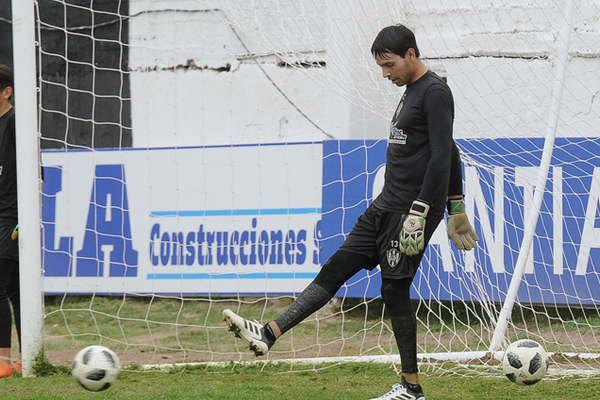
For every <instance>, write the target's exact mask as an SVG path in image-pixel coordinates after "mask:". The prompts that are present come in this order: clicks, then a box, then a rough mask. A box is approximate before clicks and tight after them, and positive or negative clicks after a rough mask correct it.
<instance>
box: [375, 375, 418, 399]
mask: <svg viewBox="0 0 600 400" xmlns="http://www.w3.org/2000/svg"><path fill="white" fill-rule="evenodd" d="M370 400H425V395H424V394H423V389H421V385H419V384H417V385H411V384H409V383H408V382H406V381H405V380H404V378H402V382H400V383H398V384H395V385H394V386H392V390H390V391H389V392H387V393H386V394H384V395H382V396H380V397H374V398H372V399H370Z"/></svg>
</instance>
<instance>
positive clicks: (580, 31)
mask: <svg viewBox="0 0 600 400" xmlns="http://www.w3.org/2000/svg"><path fill="white" fill-rule="evenodd" d="M562 3H563V2H557V1H547V0H546V1H544V0H535V1H530V2H526V3H524V2H522V1H517V0H504V1H500V2H498V1H487V0H486V1H477V2H473V1H467V0H455V1H435V0H427V1H406V0H405V1H398V0H379V1H377V2H373V1H367V0H351V1H347V0H253V1H241V0H226V1H216V0H215V1H211V0H204V1H200V0H198V1H191V0H173V1H150V0H132V2H131V10H130V13H131V15H133V17H132V18H131V21H130V45H131V53H130V68H131V69H132V74H131V86H132V96H133V102H132V113H133V115H132V118H133V129H134V146H139V147H146V146H172V145H180V146H183V145H199V144H217V143H218V144H222V143H255V142H281V141H304V140H322V139H326V138H327V137H328V136H327V135H325V134H323V132H321V131H320V129H319V128H317V127H315V126H314V124H313V123H312V122H314V123H316V124H317V125H318V126H319V127H320V128H322V129H324V130H325V131H326V132H327V133H328V134H329V135H330V136H333V137H336V138H378V137H384V136H385V135H386V127H387V123H388V122H387V120H388V118H389V116H390V114H391V113H392V112H393V108H394V106H395V103H396V102H397V100H398V97H399V95H400V94H401V91H402V89H397V88H394V87H392V86H391V84H389V83H388V82H385V81H384V80H383V79H382V78H381V76H380V72H379V70H378V69H377V66H376V65H375V63H374V62H373V60H372V58H371V55H370V54H369V48H370V45H371V42H372V40H373V38H374V36H375V35H376V33H377V32H378V30H379V29H380V28H382V27H383V26H386V25H389V24H392V23H396V22H403V23H405V24H406V25H408V26H410V27H412V28H413V29H414V30H415V32H416V36H417V40H418V43H419V47H420V49H421V53H422V56H423V58H424V59H425V61H426V62H427V63H428V64H430V65H432V66H434V67H435V68H434V69H437V68H442V69H445V70H446V71H447V75H448V79H449V83H450V85H451V87H452V89H453V92H454V96H455V101H456V108H457V117H456V125H455V132H456V136H457V137H506V136H513V135H514V136H542V135H543V134H544V133H545V129H546V120H547V112H548V108H549V105H550V101H551V87H552V79H553V73H554V62H553V60H554V55H555V49H556V48H557V47H558V43H557V39H558V32H559V30H560V27H561V23H562V11H563V10H562V7H563V4H562ZM575 3H576V11H575V26H574V32H573V39H572V45H571V49H570V53H571V60H570V64H569V67H568V78H567V81H566V90H565V94H564V96H565V98H564V101H563V107H562V108H561V122H560V124H559V135H561V136H597V135H600V131H599V130H598V128H597V126H599V123H600V117H599V115H600V108H599V107H600V106H599V105H598V104H599V101H600V100H598V97H600V95H599V93H600V74H598V73H597V71H598V70H599V67H600V65H599V55H600V40H599V39H600V34H599V32H600V22H599V21H600V3H599V2H598V1H583V0H577V1H575ZM148 10H152V11H153V12H150V13H148V12H145V11H148ZM161 10H162V11H161ZM169 10H170V11H169ZM138 13H140V14H138ZM274 54H278V55H280V56H282V57H283V58H289V59H297V58H298V57H300V58H302V57H304V58H306V59H310V60H324V61H327V67H326V68H284V67H280V66H277V65H276V61H277V57H276V56H275V55H274ZM290 54H292V56H290ZM253 56H256V57H253ZM188 60H194V65H196V66H198V67H199V68H192V69H190V68H187V69H186V68H183V67H182V66H184V65H186V64H187V63H188ZM257 62H259V63H260V65H261V66H262V67H263V69H264V72H263V71H261V69H260V68H259V66H258V65H257ZM227 64H229V65H231V70H230V71H228V72H216V71H214V70H213V69H218V68H220V67H224V66H225V65H227ZM176 66H179V68H175V67H176ZM204 66H206V67H208V68H206V69H205V68H203V67H204ZM272 82H274V83H275V84H276V85H278V86H279V88H280V90H281V91H282V92H283V93H285V95H286V96H287V97H288V98H289V99H290V100H291V102H293V103H294V104H295V106H296V107H297V108H299V109H300V110H301V111H302V113H304V114H305V115H302V114H301V113H300V112H299V111H298V110H297V109H296V108H295V107H294V106H292V105H291V104H290V103H289V102H288V100H286V99H285V98H284V96H283V95H282V94H281V93H280V92H279V91H278V90H277V89H276V88H275V87H274V86H273V83H272ZM309 120H310V121H309ZM311 121H312V122H311Z"/></svg>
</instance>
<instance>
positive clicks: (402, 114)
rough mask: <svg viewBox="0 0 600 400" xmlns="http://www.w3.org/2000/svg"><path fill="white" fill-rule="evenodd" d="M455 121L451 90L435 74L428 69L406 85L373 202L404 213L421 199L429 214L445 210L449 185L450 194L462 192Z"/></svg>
mask: <svg viewBox="0 0 600 400" xmlns="http://www.w3.org/2000/svg"><path fill="white" fill-rule="evenodd" d="M453 123H454V99H453V97H452V92H451V90H450V88H449V87H448V85H447V84H446V83H445V82H444V81H443V80H442V79H441V78H440V77H439V76H438V75H436V74H435V73H433V72H431V71H428V72H427V73H426V74H425V75H423V76H422V77H420V78H419V79H418V80H417V81H416V82H414V83H412V84H410V85H407V87H406V91H405V92H404V95H403V96H402V99H401V100H400V103H399V104H398V107H397V109H396V112H395V113H394V117H393V118H392V122H391V126H390V136H389V139H388V149H387V161H386V171H385V183H384V187H383V191H382V193H381V194H380V195H379V196H378V197H377V199H375V206H377V207H378V208H381V209H384V210H387V211H394V212H401V213H407V212H408V210H409V209H410V206H411V204H412V202H413V201H414V200H416V199H419V200H421V201H424V202H426V203H428V204H429V205H430V206H431V209H430V211H429V213H430V214H432V215H443V214H444V209H445V204H446V199H447V197H448V194H449V189H450V192H451V193H450V194H462V170H461V162H460V153H459V152H458V148H457V147H456V144H455V143H454V140H453V139H452V125H453ZM451 179H452V183H450V180H451Z"/></svg>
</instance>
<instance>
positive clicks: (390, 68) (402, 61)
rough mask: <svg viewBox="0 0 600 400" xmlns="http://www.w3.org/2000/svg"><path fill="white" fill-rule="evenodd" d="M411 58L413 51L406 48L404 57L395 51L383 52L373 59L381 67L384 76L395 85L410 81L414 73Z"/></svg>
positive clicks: (402, 84)
mask: <svg viewBox="0 0 600 400" xmlns="http://www.w3.org/2000/svg"><path fill="white" fill-rule="evenodd" d="M413 58H414V51H413V50H412V49H408V51H407V52H406V54H405V55H404V57H401V56H399V55H398V54H395V53H383V54H381V55H378V56H377V57H375V61H376V62H377V65H379V66H380V67H381V72H382V74H383V77H384V78H386V79H389V80H390V81H392V83H393V84H394V85H396V86H404V85H406V84H407V83H410V82H411V80H412V76H413V74H414V65H413V64H414V63H413V61H414V60H413Z"/></svg>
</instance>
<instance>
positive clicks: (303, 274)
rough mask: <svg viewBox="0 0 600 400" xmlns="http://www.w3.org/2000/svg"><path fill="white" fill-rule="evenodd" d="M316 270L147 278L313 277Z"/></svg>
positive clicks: (149, 277)
mask: <svg viewBox="0 0 600 400" xmlns="http://www.w3.org/2000/svg"><path fill="white" fill-rule="evenodd" d="M316 276H317V273H316V272H298V273H293V272H279V273H276V272H266V273H265V272H257V273H249V274H194V273H186V274H174V273H163V274H148V275H146V278H147V279H313V278H315V277H316Z"/></svg>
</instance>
